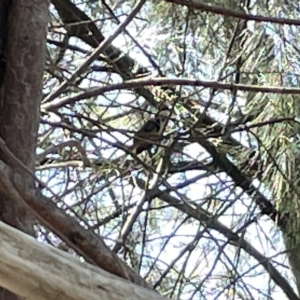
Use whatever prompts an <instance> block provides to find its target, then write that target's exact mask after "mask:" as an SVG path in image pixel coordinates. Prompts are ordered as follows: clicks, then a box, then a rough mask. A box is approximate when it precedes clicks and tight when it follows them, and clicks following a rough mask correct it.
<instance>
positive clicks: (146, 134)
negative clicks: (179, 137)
mask: <svg viewBox="0 0 300 300" xmlns="http://www.w3.org/2000/svg"><path fill="white" fill-rule="evenodd" d="M169 117H170V109H169V108H168V107H164V108H163V109H162V110H161V111H160V112H158V113H157V115H156V116H155V117H154V118H151V119H149V120H148V121H147V122H146V123H145V124H144V125H143V126H142V127H141V128H140V129H139V130H138V131H137V132H136V134H135V135H134V137H133V152H135V154H140V153H142V152H143V151H145V150H147V151H150V149H151V148H152V146H153V145H155V144H157V143H158V142H159V141H160V139H161V137H162V133H163V132H164V130H165V127H166V123H167V122H168V119H169Z"/></svg>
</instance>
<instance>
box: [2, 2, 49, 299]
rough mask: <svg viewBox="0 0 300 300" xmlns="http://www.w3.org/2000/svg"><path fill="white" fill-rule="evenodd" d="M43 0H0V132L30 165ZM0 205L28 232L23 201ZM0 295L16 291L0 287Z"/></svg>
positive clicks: (44, 26) (44, 10) (39, 79)
mask: <svg viewBox="0 0 300 300" xmlns="http://www.w3.org/2000/svg"><path fill="white" fill-rule="evenodd" d="M8 4H9V5H8ZM48 5H49V2H48V1H47V0H33V1H28V0H10V1H9V0H8V1H7V0H5V1H1V4H0V22H1V23H0V28H1V29H0V30H1V32H0V33H1V34H2V35H1V41H0V55H2V57H1V58H2V59H1V64H0V84H1V87H0V88H1V91H0V105H1V110H0V137H1V138H2V139H3V140H4V142H5V143H6V146H7V147H8V148H9V149H10V151H11V152H12V153H13V154H14V155H15V156H16V157H17V158H18V159H19V160H20V161H21V162H22V163H23V164H24V165H25V166H27V167H28V168H30V169H31V170H32V171H34V160H35V148H36V140H37V130H38V126H39V107H40V101H41V97H42V83H43V70H44V61H45V41H46V32H47V22H48ZM2 25H4V26H2ZM3 56H4V57H3ZM0 159H1V160H3V161H4V162H5V163H6V164H8V165H9V166H10V167H11V168H13V169H14V170H17V171H18V172H20V173H21V174H23V175H24V177H23V179H24V182H25V184H26V185H28V186H31V187H33V186H34V184H35V183H34V181H33V179H32V178H29V177H28V175H27V174H25V173H24V170H23V169H22V168H21V167H20V165H18V164H17V163H13V162H11V161H10V159H9V158H8V157H7V156H6V155H5V154H4V153H3V152H2V151H1V150H0ZM0 207H1V210H0V218H1V220H2V221H4V222H5V223H7V224H10V225H11V226H13V227H15V228H17V229H19V230H22V231H24V232H26V233H28V234H30V235H34V229H33V225H34V219H33V217H32V214H31V213H30V212H29V211H28V210H26V209H25V207H21V206H19V205H18V204H17V203H14V201H13V199H9V198H7V197H6V196H4V195H3V194H1V193H0ZM0 299H1V300H2V299H19V297H18V296H16V295H14V294H12V293H10V292H8V291H6V290H4V289H1V290H0Z"/></svg>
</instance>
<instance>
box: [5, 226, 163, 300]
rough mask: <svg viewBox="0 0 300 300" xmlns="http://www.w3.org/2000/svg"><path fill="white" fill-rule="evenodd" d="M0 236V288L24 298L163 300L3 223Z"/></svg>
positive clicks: (46, 299)
mask: <svg viewBox="0 0 300 300" xmlns="http://www.w3.org/2000/svg"><path fill="white" fill-rule="evenodd" d="M0 237H1V238H0V249H1V250H2V251H1V255H0V264H1V268H0V285H2V286H5V287H6V288H7V289H9V290H11V291H12V292H14V293H17V294H19V295H20V296H22V297H26V299H35V300H49V299H64V300H79V299H82V300H87V299H89V300H93V299H95V300H98V299H101V300H119V299H131V300H143V299H145V300H152V299H153V300H154V299H155V300H163V299H166V298H163V297H161V296H160V295H158V294H157V293H156V292H155V291H153V290H149V289H146V288H143V287H140V286H138V285H135V284H133V283H129V282H128V281H127V280H124V279H121V278H119V277H117V276H115V275H112V274H110V273H108V272H105V271H104V270H101V269H100V268H97V267H94V266H92V265H90V264H87V263H81V262H80V261H78V259H76V258H74V257H72V256H71V255H70V254H67V253H65V252H63V251H61V250H58V249H56V248H53V247H50V246H48V245H44V244H41V243H38V242H37V241H36V240H34V239H33V238H31V237H29V236H28V235H25V234H24V233H22V232H20V231H19V230H15V229H14V228H12V227H10V226H8V225H5V224H4V223H3V222H0ZM25 249H26V250H25Z"/></svg>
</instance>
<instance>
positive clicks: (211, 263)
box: [50, 20, 294, 300]
mask: <svg viewBox="0 0 300 300" xmlns="http://www.w3.org/2000/svg"><path fill="white" fill-rule="evenodd" d="M122 21H123V20H122ZM106 27H108V26H106ZM110 30H112V29H110ZM127 30H128V31H129V32H130V33H131V34H132V35H133V36H134V37H135V38H136V39H137V40H138V42H139V43H140V44H141V45H147V48H148V51H149V52H151V49H154V48H155V45H156V43H157V42H158V41H160V42H161V41H163V40H165V39H166V38H167V37H168V33H167V34H158V33H157V32H156V28H155V27H148V28H145V29H144V30H143V32H142V33H141V34H137V33H136V32H135V27H134V26H131V25H129V26H128V27H127ZM107 33H109V31H107ZM128 39H129V38H128V37H126V38H125V39H124V35H119V36H118V37H117V38H116V39H115V40H114V42H113V45H114V46H116V47H117V48H119V49H126V46H125V44H126V43H127V41H128ZM80 46H82V47H83V48H84V45H80ZM129 54H130V56H131V57H133V58H134V59H135V60H136V61H138V62H139V63H140V64H141V65H144V66H148V65H149V62H148V61H147V59H145V57H144V55H143V54H142V53H141V52H140V51H135V50H134V49H131V50H130V52H129ZM82 61H84V59H83V60H82ZM205 68H206V70H205V71H204V73H206V74H212V73H213V72H212V70H211V69H209V64H205ZM204 79H207V78H204ZM211 79H213V78H211ZM132 100H133V97H132V95H130V94H129V93H127V94H126V93H123V94H122V98H121V99H117V101H118V102H119V103H121V104H126V103H127V102H131V101H132ZM51 118H52V121H59V119H57V117H55V116H51ZM116 137H117V139H118V140H119V141H123V142H125V140H127V139H128V137H125V136H122V135H121V134H120V133H117V134H116ZM103 138H105V139H107V140H111V141H114V140H113V139H112V137H111V135H110V134H107V133H104V134H103ZM202 151H203V149H202V148H201V147H200V146H199V145H198V144H196V143H195V144H192V145H190V146H188V147H186V149H185V152H186V153H187V154H188V155H190V156H191V157H192V158H194V159H199V152H202ZM111 152H112V151H111V150H107V151H106V152H104V151H101V153H102V155H104V156H106V157H107V158H109V157H110V156H111V154H112V153H111ZM118 153H119V154H118ZM118 153H117V154H115V155H116V156H117V155H123V153H122V151H121V150H120V151H118ZM198 174H199V171H189V172H186V174H185V175H186V179H187V180H188V179H192V178H194V177H195V176H197V175H198ZM221 179H223V180H224V181H225V180H228V178H227V177H226V176H225V175H224V174H223V175H221ZM179 181H182V176H181V175H180V174H178V175H174V176H172V177H171V179H169V183H171V184H174V183H176V182H177V183H178V182H179ZM219 182H220V178H216V177H215V176H210V177H209V180H208V181H207V179H203V180H198V181H197V182H196V183H194V184H191V185H189V188H188V189H185V191H184V192H185V195H186V196H187V197H188V199H189V200H190V201H191V202H193V201H198V203H199V199H201V198H204V197H205V196H208V195H209V193H208V192H209V190H207V189H205V186H207V185H211V186H213V185H214V184H219ZM52 184H53V186H54V185H56V184H57V177H54V178H53V180H52V182H51V183H50V186H51V185H52ZM121 188H122V186H121V187H120V189H119V190H118V188H117V187H115V188H114V192H115V193H116V194H120V195H122V191H121ZM136 189H138V188H136ZM141 192H142V191H138V190H136V196H135V198H136V199H132V200H133V201H134V200H139V199H140V193H141ZM181 192H183V191H181ZM238 192H241V191H238V189H236V190H235V193H232V191H231V190H230V189H229V188H226V189H224V191H223V192H221V194H219V197H221V198H223V197H224V198H225V196H227V197H231V199H232V200H235V198H236V197H237V193H238ZM231 193H232V194H231ZM238 198H239V200H237V201H236V203H235V204H234V205H233V206H232V207H231V208H230V209H229V210H228V211H226V215H223V216H221V217H219V221H221V222H222V223H223V224H224V225H226V226H228V227H232V226H233V219H232V216H231V214H236V215H244V216H245V218H246V217H247V216H248V215H249V203H250V199H249V198H247V197H245V196H243V195H239V196H238ZM228 199H230V198H228ZM105 201H107V205H111V199H110V198H109V197H103V202H102V204H103V205H105ZM65 202H66V203H67V204H68V205H72V204H73V203H74V199H73V198H70V197H66V199H65ZM177 224H178V222H174V221H173V220H172V218H170V219H169V220H168V221H167V222H166V221H164V222H163V226H161V227H160V231H161V232H160V233H159V234H157V242H153V243H152V244H151V249H152V252H151V255H152V256H153V257H155V256H157V255H159V253H160V248H161V242H160V237H161V236H169V235H170V232H172V231H173V230H174V227H175V226H176V225H177ZM238 225H239V224H237V226H238ZM199 230H200V231H201V230H203V228H199V227H198V226H197V225H195V223H192V222H190V223H186V224H185V225H184V226H181V227H180V229H179V230H178V231H177V232H176V236H174V237H173V238H171V241H170V243H169V244H168V247H167V249H166V250H165V251H163V252H162V253H160V256H159V258H160V260H161V261H163V262H165V263H171V262H172V261H173V260H174V259H175V258H176V257H177V256H178V255H180V253H181V251H182V248H183V247H184V246H185V245H186V244H187V243H190V242H191V240H192V239H193V236H195V235H196V234H198V233H199ZM187 233H188V236H186V235H187ZM211 234H212V235H213V236H214V239H215V241H214V242H210V243H208V239H209V238H211V237H210V236H209V234H208V233H204V235H203V238H201V240H200V243H199V245H200V247H199V249H197V250H194V251H193V253H192V258H191V259H190V260H189V263H188V264H187V265H186V268H185V272H186V274H190V276H191V278H192V277H193V276H195V273H197V272H199V271H200V270H201V272H203V274H206V273H208V272H210V271H211V269H212V268H214V271H213V274H215V276H216V277H215V278H217V276H218V275H217V274H218V273H219V272H220V273H224V265H222V264H221V263H220V262H219V263H217V264H216V265H215V259H216V253H217V252H218V250H219V249H218V248H217V245H218V242H217V241H218V240H219V241H220V242H219V247H220V248H221V247H222V246H221V245H222V241H224V240H225V238H224V237H223V236H222V235H221V234H218V233H216V232H213V233H212V232H211ZM271 236H274V239H273V240H274V244H271V243H270V237H271ZM154 237H155V235H151V238H154ZM245 237H246V240H247V241H248V242H251V245H252V246H254V247H255V248H256V249H257V250H258V251H259V252H261V253H264V254H265V255H267V256H270V257H271V256H276V255H278V253H279V252H280V251H284V244H283V241H282V238H281V236H280V234H278V232H277V230H276V229H275V228H274V225H273V223H272V222H271V221H269V220H267V218H262V220H260V221H259V224H253V225H251V226H249V228H248V229H247V232H246V234H245ZM110 238H111V239H114V238H115V239H117V238H118V236H117V235H116V234H115V235H110ZM202 239H203V241H202ZM208 245H209V248H207V247H208ZM205 248H207V249H206V250H207V253H206V254H205V258H206V259H205V260H203V261H202V262H201V264H200V265H199V266H198V268H197V270H196V271H195V270H194V267H195V266H194V262H196V261H197V260H198V257H199V255H202V253H199V251H203V249H205ZM233 249H234V247H233V246H227V247H226V249H225V251H224V253H225V255H223V256H222V260H225V261H226V260H230V259H231V260H232V261H236V260H237V259H238V257H237V253H236V252H235V251H234V250H233ZM226 256H227V257H226ZM241 258H242V259H243V256H242V257H241ZM276 261H277V262H278V263H282V264H283V263H284V264H287V260H286V256H285V255H280V256H278V257H277V258H276ZM181 262H182V263H183V262H184V260H181ZM160 264H161V266H163V267H165V266H164V265H163V264H162V263H160ZM240 264H241V265H243V266H244V268H245V270H248V268H250V265H256V264H257V261H256V260H254V259H251V258H250V259H248V260H247V261H245V262H243V261H242V262H240ZM226 265H229V262H227V263H226ZM176 266H177V268H178V269H179V265H178V264H177V265H176ZM278 268H281V267H280V266H278ZM239 270H240V269H239ZM258 270H261V267H258V268H257V269H255V270H254V271H253V270H250V271H249V272H248V274H245V275H244V276H243V281H244V282H245V283H246V284H247V285H248V286H249V287H250V286H252V287H254V288H256V289H258V290H260V289H265V288H266V286H267V285H268V278H267V276H265V275H264V274H260V275H257V274H256V273H257V272H258ZM262 273H263V272H262ZM282 273H283V274H284V273H285V274H286V276H289V278H291V277H290V276H291V273H290V272H288V271H286V270H285V269H284V268H282ZM290 282H291V281H290ZM293 286H294V285H293ZM193 288H194V287H192V286H191V290H193ZM205 289H206V291H207V290H209V289H211V290H212V291H213V290H215V289H216V280H212V279H209V280H207V281H206V282H205ZM251 292H252V293H253V295H254V299H262V298H259V297H261V295H260V294H256V295H255V292H254V289H251ZM190 296H191V292H189V291H188V288H186V294H185V297H182V298H181V300H185V299H190ZM196 298H197V297H195V298H193V299H196ZM206 299H208V300H212V299H215V294H214V293H212V295H211V297H207V298H206ZM218 299H221V300H222V299H227V297H225V296H224V294H223V295H222V296H220V297H219V298H218ZM265 299H266V298H265ZM272 299H274V300H277V299H280V300H283V299H287V297H286V296H285V295H284V293H283V292H282V291H281V289H279V288H276V292H275V293H273V294H272Z"/></svg>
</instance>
